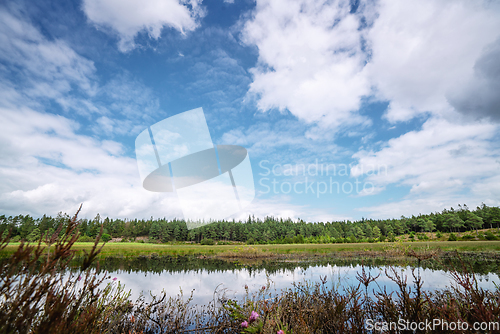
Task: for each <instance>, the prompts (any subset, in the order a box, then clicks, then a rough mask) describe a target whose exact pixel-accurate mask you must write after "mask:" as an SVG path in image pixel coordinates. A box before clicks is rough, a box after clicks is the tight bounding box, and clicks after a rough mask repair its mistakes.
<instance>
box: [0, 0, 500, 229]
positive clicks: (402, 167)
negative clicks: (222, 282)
mask: <svg viewBox="0 0 500 334" xmlns="http://www.w3.org/2000/svg"><path fill="white" fill-rule="evenodd" d="M499 92H500V3H499V2H496V1H479V0H471V1H461V0H450V1H446V0H443V1H434V0H413V1H399V0H380V1H361V0H360V1H342V0H339V1H323V0H286V1H285V0H258V1H256V2H254V1H247V0H224V1H223V0H211V1H208V2H204V1H199V0H182V1H180V2H179V1H178V0H148V1H142V0H141V1H140V0H77V1H72V0H70V1H68V0H66V1H46V0H40V1H36V2H33V1H22V0H21V1H19V0H16V1H3V2H2V4H0V157H1V159H0V214H6V215H17V214H31V215H34V216H40V215H42V214H50V215H55V214H57V212H59V211H63V212H67V213H73V212H75V210H76V209H77V208H78V206H79V204H80V203H83V212H82V216H86V217H93V216H95V215H96V214H97V213H100V214H101V216H110V217H115V218H118V217H120V218H147V217H151V216H154V217H168V218H173V217H182V211H181V210H180V208H179V200H178V198H177V196H176V194H175V193H153V192H149V191H147V190H145V189H143V188H142V185H141V179H140V177H139V172H138V167H137V162H136V155H135V139H136V137H137V136H138V135H139V133H141V132H142V131H143V130H144V129H146V128H147V127H148V126H151V125H153V124H155V123H157V122H159V121H161V120H163V119H165V118H167V117H170V116H173V115H176V114H179V113H182V112H184V111H188V110H191V109H195V108H199V107H201V108H203V110H204V113H205V117H206V120H207V123H208V127H209V131H210V135H211V138H212V141H213V143H215V144H219V145H220V144H234V145H241V146H243V147H245V148H247V150H248V152H249V157H250V159H251V163H252V168H253V177H254V182H255V188H256V197H255V200H254V201H253V203H252V204H251V205H250V206H248V207H247V208H245V209H244V210H243V211H242V212H239V213H238V214H236V215H235V216H234V217H235V218H239V217H244V216H247V215H248V214H254V215H255V216H258V217H263V216H266V215H275V216H283V217H292V218H298V217H300V218H302V219H304V220H309V221H318V220H323V221H326V220H330V221H331V220H334V219H359V218H361V217H373V218H392V217H399V216H401V215H406V216H408V215H411V214H418V213H430V212H433V211H441V210H442V209H443V208H449V207H451V206H453V207H456V206H457V204H458V203H461V204H464V203H465V204H467V205H469V207H475V206H477V205H480V204H481V203H482V202H484V203H485V204H487V205H500V144H499V143H500V140H499V139H500V93H499Z"/></svg>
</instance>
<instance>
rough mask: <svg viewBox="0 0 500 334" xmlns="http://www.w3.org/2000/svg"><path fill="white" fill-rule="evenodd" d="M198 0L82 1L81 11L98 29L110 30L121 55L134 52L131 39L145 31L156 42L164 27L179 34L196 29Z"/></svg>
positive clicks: (200, 11) (199, 12)
mask: <svg viewBox="0 0 500 334" xmlns="http://www.w3.org/2000/svg"><path fill="white" fill-rule="evenodd" d="M200 3H201V1H200V0H188V1H182V0H181V1H178V0H150V1H140V0H84V1H83V11H84V12H85V14H86V15H87V17H88V19H89V20H90V21H91V22H92V23H94V24H96V25H97V26H99V27H104V28H111V29H112V31H114V32H115V33H117V34H118V36H119V37H120V42H119V43H118V47H119V49H120V51H122V52H127V51H130V50H132V49H133V48H135V43H134V38H135V36H136V35H137V34H138V33H139V32H141V31H145V32H147V33H148V35H149V37H151V38H155V39H158V38H159V37H160V35H161V31H162V29H163V28H164V27H171V28H174V29H177V30H178V31H180V32H181V33H184V32H185V31H192V30H194V29H196V27H197V26H198V22H197V19H198V18H199V17H200V16H203V14H204V13H203V10H202V8H201V7H200V6H199V4H200Z"/></svg>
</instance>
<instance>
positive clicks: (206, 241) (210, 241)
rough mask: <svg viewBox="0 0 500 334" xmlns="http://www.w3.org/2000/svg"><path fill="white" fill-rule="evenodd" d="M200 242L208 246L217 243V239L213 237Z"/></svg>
mask: <svg viewBox="0 0 500 334" xmlns="http://www.w3.org/2000/svg"><path fill="white" fill-rule="evenodd" d="M200 244H201V245H208V246H211V245H215V241H214V240H213V239H202V240H201V241H200Z"/></svg>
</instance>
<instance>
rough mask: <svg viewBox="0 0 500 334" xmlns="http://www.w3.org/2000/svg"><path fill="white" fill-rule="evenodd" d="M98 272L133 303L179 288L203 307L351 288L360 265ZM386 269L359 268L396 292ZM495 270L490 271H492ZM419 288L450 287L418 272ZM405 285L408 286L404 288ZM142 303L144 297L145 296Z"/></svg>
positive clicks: (485, 276) (218, 265)
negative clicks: (264, 292)
mask: <svg viewBox="0 0 500 334" xmlns="http://www.w3.org/2000/svg"><path fill="white" fill-rule="evenodd" d="M102 264H103V266H102V267H103V268H104V269H105V270H107V271H108V273H109V274H110V275H111V277H112V278H114V277H116V278H117V279H118V280H119V281H120V282H121V283H122V284H124V285H125V287H126V290H129V289H131V290H132V298H133V299H136V298H137V297H139V295H140V293H141V292H142V293H143V294H145V295H149V293H150V292H151V293H152V294H157V295H158V294H160V293H161V292H162V291H163V290H164V291H165V292H166V293H167V294H168V295H169V296H172V295H177V294H178V293H179V292H180V290H181V289H182V291H183V293H184V296H185V297H186V296H188V295H189V294H190V293H191V291H192V290H194V293H193V302H194V303H198V304H207V303H208V302H210V301H211V300H212V299H213V296H214V292H215V291H216V290H218V291H222V290H224V291H225V294H226V296H227V297H228V298H236V299H239V298H241V297H243V296H244V294H245V288H244V287H245V285H247V286H248V287H249V290H250V292H254V291H257V290H258V289H260V288H261V287H262V286H264V285H266V284H267V283H268V282H269V283H270V284H271V291H276V292H279V291H280V290H281V289H286V288H291V287H292V286H293V283H294V282H295V283H298V282H304V281H308V282H320V277H325V276H326V277H327V278H328V283H327V284H328V285H329V286H332V285H336V286H340V287H341V288H346V287H348V286H357V285H358V283H359V282H358V281H357V280H356V273H358V272H361V270H362V266H361V265H360V264H355V263H349V264H341V265H338V264H335V263H329V262H328V261H326V262H325V261H323V262H322V263H290V262H287V263H279V262H273V263H267V264H260V265H254V266H248V265H241V264H238V263H236V264H235V263H227V262H224V261H217V260H205V261H203V260H186V259H184V260H183V259H171V258H170V259H169V258H167V259H161V258H160V259H157V260H156V261H151V260H149V261H147V260H146V259H143V260H142V261H141V260H140V259H136V260H134V261H132V262H131V261H128V262H127V261H125V260H123V259H121V260H120V259H112V260H108V261H107V262H106V261H104V262H103V263H102ZM387 267H388V266H387V265H375V266H374V265H370V266H369V267H367V266H365V270H366V271H367V272H370V273H371V274H372V275H373V276H376V275H378V274H380V277H379V278H378V279H377V281H376V283H377V284H378V286H380V287H383V286H386V287H387V290H388V291H391V290H394V289H396V285H395V283H394V282H392V281H391V280H390V279H389V278H388V277H387V275H386V274H385V269H386V268H387ZM395 267H396V268H397V271H398V273H403V274H405V275H408V283H411V282H412V280H413V277H412V276H411V268H410V266H404V265H403V266H401V265H400V266H395ZM495 268H496V267H495ZM486 271H487V273H484V272H483V273H477V274H476V277H477V279H478V282H479V286H480V287H482V288H485V289H495V284H499V283H500V279H499V276H498V274H497V273H495V272H488V270H486ZM420 275H421V276H422V278H423V281H424V285H423V288H424V289H425V290H436V289H442V288H446V287H450V286H451V285H452V284H453V280H452V278H451V276H450V274H449V272H446V271H445V270H442V269H433V268H420ZM377 284H375V283H372V284H371V285H370V290H373V289H375V290H376V291H377V290H378V289H379V287H378V286H377ZM409 285H411V284H409ZM146 299H148V298H146Z"/></svg>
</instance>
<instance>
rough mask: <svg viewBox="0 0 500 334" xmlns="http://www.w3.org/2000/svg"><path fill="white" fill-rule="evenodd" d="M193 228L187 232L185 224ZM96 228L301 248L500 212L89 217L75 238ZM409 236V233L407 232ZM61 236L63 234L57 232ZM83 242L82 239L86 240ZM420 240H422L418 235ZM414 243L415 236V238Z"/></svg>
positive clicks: (39, 222) (22, 231) (15, 228)
mask: <svg viewBox="0 0 500 334" xmlns="http://www.w3.org/2000/svg"><path fill="white" fill-rule="evenodd" d="M67 220H68V217H67V215H66V214H63V213H59V214H58V215H57V217H54V218H53V217H50V216H43V217H42V218H37V219H35V218H32V217H30V216H29V215H26V216H24V215H19V216H15V217H12V216H10V217H6V216H0V233H4V232H5V231H11V237H12V240H25V241H31V242H34V241H36V240H38V239H39V238H40V237H41V236H44V235H46V234H47V233H48V234H50V235H52V234H53V232H54V231H55V230H56V229H58V228H59V225H61V226H62V230H64V228H65V227H66V225H65V224H67ZM188 224H189V226H191V227H195V228H193V229H191V230H188V229H187V226H188ZM101 225H102V226H103V231H104V232H103V233H104V234H109V235H110V236H112V237H115V238H119V237H121V238H122V240H123V241H124V242H125V241H127V240H134V239H135V238H137V237H140V236H141V237H144V236H148V241H149V242H154V243H167V242H179V241H180V242H183V241H192V242H197V243H199V242H200V241H201V240H202V239H213V240H214V241H218V242H219V244H221V242H243V243H247V244H269V243H272V244H277V243H282V244H292V243H297V244H302V243H353V242H367V241H368V242H371V241H372V240H373V241H381V240H386V239H388V240H395V238H396V237H397V236H400V235H404V234H407V233H410V236H411V235H413V238H412V239H414V238H415V233H422V232H431V231H437V232H438V234H437V235H440V236H438V238H440V237H442V233H443V232H454V233H460V232H465V231H470V230H476V229H479V228H482V227H483V226H489V227H490V228H494V227H497V228H500V208H498V207H488V206H486V205H482V206H481V207H478V208H477V209H476V210H470V209H469V208H468V207H467V206H466V205H463V206H461V205H459V210H454V209H453V208H451V209H450V210H446V209H445V210H443V211H442V212H441V213H431V214H426V215H418V216H411V217H404V216H402V217H400V218H399V219H384V220H374V219H364V218H363V219H361V220H358V221H349V220H345V221H333V222H318V223H307V222H304V221H302V220H299V221H294V220H292V219H282V218H275V217H264V218H263V219H260V218H256V217H253V216H250V217H248V219H247V220H246V221H234V220H233V221H225V220H221V221H214V222H212V223H210V224H202V223H200V222H185V221H183V220H177V219H173V220H166V219H163V218H160V219H153V218H152V217H151V218H150V219H141V220H139V219H133V220H122V219H111V218H104V219H103V218H102V217H100V216H99V215H96V217H95V218H93V219H90V220H88V219H82V220H81V221H80V225H79V228H80V234H81V238H82V239H81V240H87V241H93V240H94V238H95V236H96V235H97V234H98V233H99V231H100V228H101ZM412 232H413V233H412ZM61 233H63V232H61ZM86 238H88V239H86ZM424 238H425V237H424ZM419 239H420V238H419Z"/></svg>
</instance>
